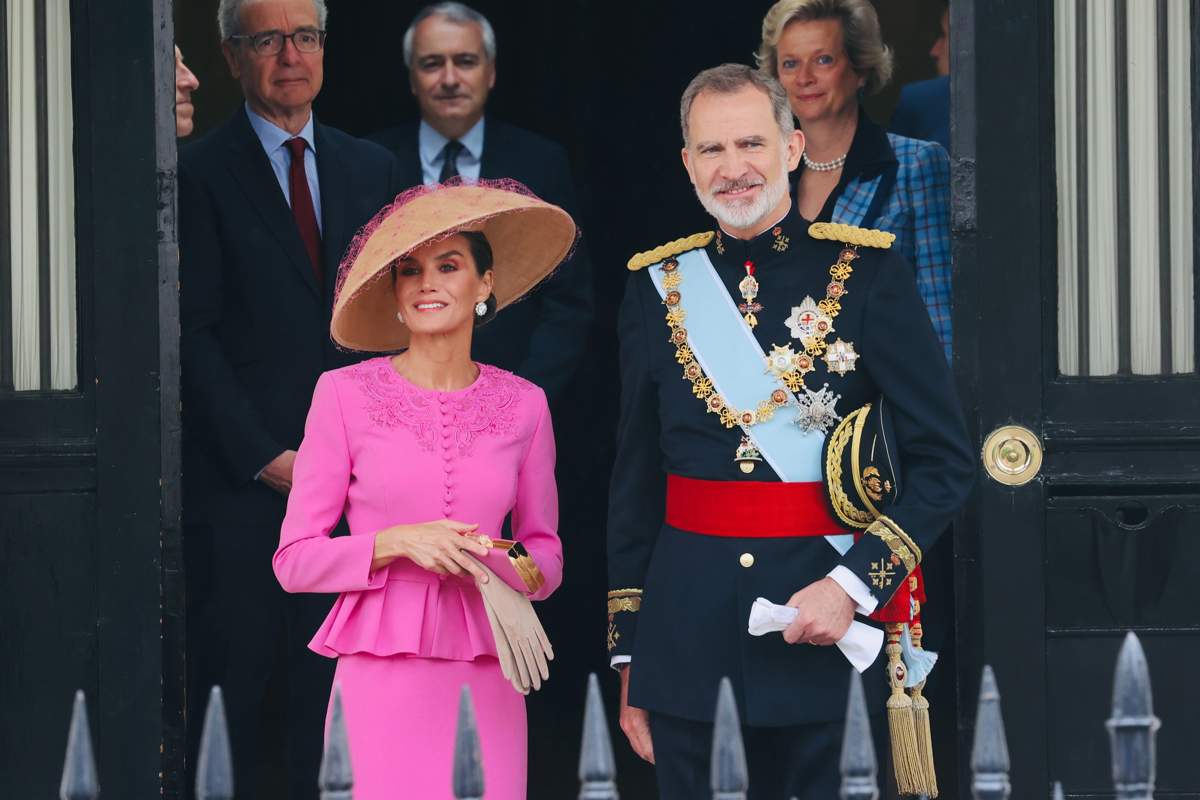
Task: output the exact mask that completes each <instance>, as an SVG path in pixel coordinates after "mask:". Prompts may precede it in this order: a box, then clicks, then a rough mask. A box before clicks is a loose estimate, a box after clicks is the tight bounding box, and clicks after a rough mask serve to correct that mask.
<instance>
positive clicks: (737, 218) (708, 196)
mask: <svg viewBox="0 0 1200 800" xmlns="http://www.w3.org/2000/svg"><path fill="white" fill-rule="evenodd" d="M754 185H756V182H755V181H753V180H750V181H741V180H738V181H728V182H726V183H724V184H721V185H720V186H717V187H714V189H713V190H711V191H710V192H708V193H701V191H700V190H699V189H698V188H697V189H696V197H697V198H698V199H699V200H700V205H702V206H704V210H705V211H707V212H708V213H709V214H710V215H712V216H713V217H715V218H716V220H717V222H719V223H720V224H721V226H722V227H725V228H736V229H738V230H746V229H747V228H754V227H756V226H757V225H759V224H760V223H762V222H763V221H764V220H765V219H766V217H767V215H768V214H770V213H771V212H772V211H773V210H774V209H775V207H776V206H778V205H779V202H780V201H781V200H783V198H784V195H786V194H787V191H788V170H787V164H786V163H784V164H781V165H780V168H779V174H778V176H776V179H775V180H773V181H766V183H765V185H764V186H763V190H762V192H760V193H759V195H758V198H757V199H755V200H750V201H748V202H741V203H734V204H728V203H723V202H721V201H720V200H718V199H717V197H716V192H717V191H718V190H722V191H727V190H729V189H731V188H733V189H737V188H745V187H747V186H754Z"/></svg>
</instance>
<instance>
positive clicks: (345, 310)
mask: <svg viewBox="0 0 1200 800" xmlns="http://www.w3.org/2000/svg"><path fill="white" fill-rule="evenodd" d="M574 238H575V226H574V223H573V222H572V221H571V218H570V217H569V216H568V215H567V214H566V213H565V212H564V211H562V210H561V209H559V208H557V207H556V206H551V205H548V204H546V203H543V202H542V201H540V200H538V199H537V198H536V197H534V196H532V194H531V193H529V192H528V190H524V187H520V185H519V184H515V185H514V184H513V183H511V182H508V183H506V184H504V185H500V184H487V185H471V184H451V185H447V186H440V187H434V188H431V189H426V188H424V187H419V188H417V189H413V190H410V191H409V192H406V193H405V194H404V195H401V196H400V197H399V198H397V200H396V202H395V203H394V204H392V205H391V206H389V207H387V208H385V209H384V210H383V211H381V212H380V214H379V215H377V216H376V218H375V219H374V220H372V222H371V223H370V224H368V226H367V227H366V228H364V230H363V231H362V232H361V233H360V234H359V236H358V237H357V238H356V239H355V242H354V243H353V244H352V245H351V248H350V251H349V253H348V254H347V256H346V258H345V260H344V261H343V264H342V271H341V275H340V276H339V290H338V296H337V299H336V301H335V304H334V312H333V320H332V323H331V331H332V334H333V337H334V339H335V340H336V341H337V342H338V343H339V344H340V345H342V346H344V347H347V348H351V349H354V350H361V351H374V352H388V351H391V352H394V351H397V350H400V349H402V348H407V349H404V350H403V352H401V353H400V354H399V355H395V356H382V357H379V358H373V359H370V360H367V361H364V362H362V363H360V364H357V365H354V366H351V367H346V368H343V369H338V370H332V371H330V372H327V373H325V374H324V375H322V376H321V378H320V380H319V381H318V382H317V386H316V390H315V392H314V394H313V401H312V407H311V409H310V411H309V415H308V422H307V425H306V427H305V434H304V441H303V443H302V444H301V446H300V450H299V454H298V455H297V457H296V464H295V471H294V476H293V484H292V491H291V495H290V496H289V498H288V509H287V516H286V518H285V519H284V522H283V528H282V532H281V536H280V542H279V549H278V550H277V551H276V553H275V557H274V562H273V564H274V569H275V574H276V576H277V577H278V579H279V582H280V584H281V585H282V586H283V587H284V589H286V590H287V591H289V592H338V593H340V596H339V597H338V599H337V601H336V602H335V603H334V606H333V609H332V610H331V611H330V613H329V616H328V618H327V619H326V620H325V623H324V624H323V625H322V626H321V628H320V630H318V631H317V633H316V635H315V636H314V637H313V639H312V642H311V643H310V644H309V647H310V648H311V649H312V650H314V651H315V652H317V653H320V654H322V655H325V656H329V657H331V658H336V659H338V664H337V671H336V677H335V681H336V682H337V684H338V685H340V687H341V692H342V700H343V703H344V708H345V716H346V725H347V731H348V734H349V740H350V755H351V761H352V766H353V769H354V777H355V782H354V796H355V797H356V798H358V799H359V800H382V799H383V798H389V800H390V799H391V798H399V797H405V798H409V797H411V798H421V800H439V799H440V798H450V797H452V794H451V763H452V758H453V750H454V734H455V719H456V714H457V708H458V697H459V693H460V691H461V687H462V686H463V685H464V684H466V685H468V686H470V687H471V692H472V696H473V699H474V704H475V710H476V716H477V721H478V725H479V733H480V748H481V750H482V757H483V765H484V775H485V780H486V785H487V797H488V798H489V800H519V799H520V798H524V797H525V772H526V730H525V698H524V696H523V694H522V693H521V692H522V691H525V690H527V689H528V687H529V684H530V682H532V684H533V685H534V686H535V687H536V686H537V685H540V676H538V675H537V674H536V672H537V670H536V669H534V670H533V672H534V673H535V674H534V675H533V676H532V679H531V680H529V679H528V678H529V676H525V678H526V680H524V683H523V684H522V679H521V676H517V675H516V674H515V671H514V670H511V669H509V670H502V668H501V661H500V660H498V656H499V657H500V658H504V657H506V656H508V654H509V648H510V646H511V649H512V650H519V649H521V648H523V650H522V652H523V653H524V655H525V656H529V655H530V653H531V649H532V650H536V651H538V658H539V660H540V659H541V650H540V649H539V648H538V642H537V640H536V639H534V640H533V643H532V646H531V645H530V643H529V642H522V643H520V644H518V643H517V642H516V641H515V640H514V641H513V642H511V643H510V642H508V641H507V638H508V637H504V636H501V637H500V638H502V639H505V640H506V641H503V642H501V644H500V646H499V648H498V646H497V637H496V636H494V635H493V627H492V624H490V622H489V616H488V610H487V609H485V604H484V600H483V596H482V595H481V592H480V588H479V586H478V582H483V581H488V580H489V579H490V581H492V583H491V585H490V586H486V587H484V589H485V590H487V591H489V592H494V591H503V592H508V593H509V594H510V595H513V592H512V590H510V589H507V588H505V586H510V587H512V589H515V590H517V591H519V592H521V595H520V596H516V595H513V596H514V597H516V599H517V601H519V602H520V603H525V601H524V600H523V599H521V597H529V598H530V599H532V600H540V599H542V598H545V597H546V596H548V595H549V594H550V593H551V592H553V591H554V590H555V589H556V588H557V587H558V585H559V583H560V582H561V580H562V547H561V543H560V541H559V539H558V533H557V528H558V498H557V490H556V486H555V481H554V437H553V434H552V429H551V424H550V414H549V410H548V409H547V406H546V397H545V394H544V393H543V392H542V390H541V389H539V388H538V387H537V386H535V385H533V384H531V383H529V382H528V381H525V380H523V379H521V378H518V377H516V376H515V375H513V374H512V373H509V372H506V371H504V370H501V369H498V368H496V367H491V366H488V365H486V364H477V363H475V362H473V361H472V360H471V357H470V352H471V336H472V331H473V329H474V327H475V326H476V325H477V324H479V322H481V321H486V320H487V319H489V318H490V317H491V316H492V315H493V314H495V313H496V312H497V311H498V310H500V309H502V308H503V307H504V306H505V305H507V304H508V303H510V302H513V301H515V300H517V299H519V298H520V297H521V296H522V295H524V294H525V293H526V292H527V291H529V289H531V288H532V287H533V286H535V285H536V284H537V283H538V282H539V281H540V280H542V279H543V278H545V277H546V275H548V274H549V273H550V272H551V271H552V270H553V268H554V267H555V266H556V265H557V264H559V263H560V262H561V261H562V260H563V259H564V258H565V257H566V255H567V253H568V252H569V250H570V248H571V246H572V244H573V243H574ZM493 264H494V267H493ZM509 512H511V513H512V531H513V536H514V538H515V540H516V541H517V542H519V543H520V545H523V547H524V551H525V552H527V556H525V557H523V558H521V559H518V560H515V561H514V559H513V557H510V556H509V555H506V553H505V552H504V551H502V550H500V549H498V548H495V547H489V546H488V545H489V544H490V543H491V538H492V537H499V536H500V535H501V528H502V525H503V523H504V519H505V516H506V515H507V514H509ZM343 513H344V514H345V516H346V520H347V522H348V523H349V528H350V533H351V535H350V536H347V537H337V538H330V536H329V533H330V531H331V530H332V529H333V528H334V526H335V525H336V524H337V522H338V520H339V519H340V518H341V516H342V515H343ZM521 552H522V551H521V549H520V547H515V548H514V549H513V553H514V556H515V555H516V554H517V553H521ZM530 559H532V562H533V563H532V564H531V563H530ZM514 564H515V565H516V566H517V567H519V568H520V569H519V570H518V569H514ZM534 564H535V565H536V566H535V567H534V566H533V565H534ZM481 565H486V566H487V567H488V568H489V569H488V570H485V569H483V568H482V567H481ZM531 571H532V573H534V574H533V575H531V574H530V573H531ZM539 571H540V575H537V574H536V573H538V572H539ZM497 576H498V577H497ZM539 587H540V588H539ZM534 589H535V590H534ZM489 596H495V595H489ZM526 605H527V604H526ZM530 616H531V617H532V614H530ZM543 641H544V640H543ZM545 651H547V655H549V653H548V651H549V647H548V643H547V645H546V647H545ZM522 652H519V653H518V654H517V656H518V659H519V658H520V656H521V654H522ZM550 657H552V656H550ZM529 662H530V663H533V659H532V658H530V659H529ZM506 663H508V664H511V663H512V660H511V659H510V660H509V661H507V662H506ZM522 663H523V662H522ZM541 663H543V664H544V661H542V662H541ZM505 671H508V672H510V673H513V674H512V676H511V677H512V678H513V680H512V681H511V683H510V680H509V679H508V678H506V677H505V674H504V672H505ZM514 687H517V688H514Z"/></svg>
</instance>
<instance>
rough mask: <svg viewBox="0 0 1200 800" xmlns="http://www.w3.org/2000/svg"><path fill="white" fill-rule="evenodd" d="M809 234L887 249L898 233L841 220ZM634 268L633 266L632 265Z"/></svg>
mask: <svg viewBox="0 0 1200 800" xmlns="http://www.w3.org/2000/svg"><path fill="white" fill-rule="evenodd" d="M808 235H809V236H811V237H813V238H814V239H827V240H829V241H832V242H845V243H846V244H855V245H858V246H860V247H878V248H881V249H883V250H887V249H888V248H889V247H891V246H892V242H894V241H896V234H894V233H888V232H887V231H881V230H876V229H874V228H871V229H867V228H857V227H855V226H854V225H843V224H842V223H840V222H814V223H813V224H812V225H809V226H808ZM630 269H633V267H630Z"/></svg>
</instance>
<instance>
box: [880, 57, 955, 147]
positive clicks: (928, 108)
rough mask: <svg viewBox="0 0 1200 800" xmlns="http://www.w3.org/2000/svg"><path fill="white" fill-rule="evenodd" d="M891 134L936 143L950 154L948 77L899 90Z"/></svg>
mask: <svg viewBox="0 0 1200 800" xmlns="http://www.w3.org/2000/svg"><path fill="white" fill-rule="evenodd" d="M888 130H890V131H891V132H892V133H896V134H899V135H900V136H907V137H908V138H910V139H925V140H926V141H929V142H937V143H938V144H940V145H941V146H942V147H944V148H946V152H947V153H948V152H950V76H949V75H942V76H941V77H939V78H931V79H929V80H927V81H917V82H916V83H910V84H908V85H907V86H905V87H904V88H903V89H901V90H900V103H899V105H897V106H896V111H895V112H894V113H893V114H892V124H891V125H890V126H889V127H888Z"/></svg>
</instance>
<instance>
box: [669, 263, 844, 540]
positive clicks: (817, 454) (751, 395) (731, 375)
mask: <svg viewBox="0 0 1200 800" xmlns="http://www.w3.org/2000/svg"><path fill="white" fill-rule="evenodd" d="M676 260H677V261H678V262H679V274H680V277H682V278H683V281H682V283H681V284H680V286H679V292H680V294H681V295H682V296H683V300H684V301H683V303H681V305H682V307H683V308H684V309H685V310H686V312H687V317H686V318H685V319H684V321H683V326H684V327H685V328H687V335H688V344H689V346H690V347H691V349H692V354H693V355H694V356H695V359H696V363H698V364H699V365H700V368H701V369H703V370H704V374H705V375H707V376H708V377H709V380H711V381H712V382H713V388H714V389H715V390H716V392H717V394H719V395H721V397H723V398H725V403H726V405H729V406H731V407H733V408H746V409H753V408H757V407H758V404H759V403H760V402H762V401H763V400H764V399H766V398H768V397H770V396H771V393H772V392H774V391H775V390H776V389H781V388H782V389H785V390H786V387H784V386H783V384H782V383H780V382H779V380H778V379H777V378H775V377H774V376H773V375H771V374H770V373H769V372H767V370H766V354H764V353H763V351H762V347H760V346H759V344H758V340H757V339H755V338H754V334H753V333H751V332H750V328H749V327H748V326H747V325H746V323H745V321H744V320H743V319H742V315H741V313H739V312H738V310H737V306H736V305H734V303H733V298H732V297H730V296H729V292H728V291H726V289H725V284H724V283H722V282H721V277H720V276H719V275H717V271H716V269H714V268H713V265H712V262H711V261H709V260H708V254H707V253H705V252H704V251H703V250H700V249H697V250H689V251H688V252H686V253H684V254H683V255H680V256H678V257H677V259H676ZM649 271H650V280H651V281H653V282H654V288H655V289H657V290H658V293H659V295H660V296H661V297H663V298H664V299H665V298H666V296H667V290H666V289H664V288H663V285H662V278H663V274H664V273H663V271H662V269H661V265H660V264H655V265H653V266H651V267H650V270H649ZM788 397H789V398H791V399H790V400H789V402H788V404H787V405H786V406H783V407H782V408H780V409H779V410H778V412H777V413H776V414H775V415H774V416H773V417H771V419H770V420H768V421H766V422H759V423H757V424H755V425H752V426H746V427H745V428H743V429H742V430H743V432H744V433H746V434H747V435H748V436H749V437H750V440H751V441H752V442H753V443H754V446H755V447H757V448H758V451H759V453H761V454H762V457H763V459H764V460H765V461H766V462H767V463H768V464H770V465H771V469H773V470H775V474H777V475H778V476H779V479H780V480H782V481H785V482H787V483H811V482H818V483H819V482H820V481H821V445H822V444H823V443H824V441H825V435H824V434H823V433H820V432H818V431H804V430H802V429H801V428H800V426H799V425H797V424H795V423H794V422H793V421H792V419H793V416H794V413H793V412H795V410H796V405H797V404H796V400H795V398H794V397H793V396H792V394H791V392H788ZM825 539H826V540H827V541H828V542H829V543H830V544H831V545H833V547H834V549H835V550H837V551H838V553H842V554H844V553H845V552H846V551H847V550H849V549H850V546H851V545H853V544H854V535H853V534H850V533H845V534H838V535H835V536H826V537H825Z"/></svg>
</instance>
